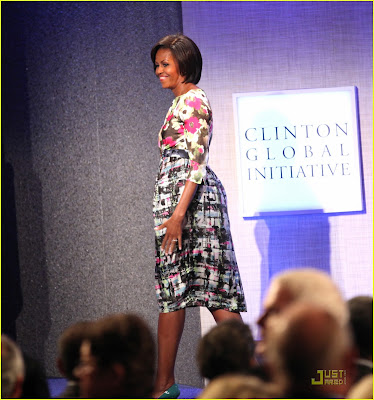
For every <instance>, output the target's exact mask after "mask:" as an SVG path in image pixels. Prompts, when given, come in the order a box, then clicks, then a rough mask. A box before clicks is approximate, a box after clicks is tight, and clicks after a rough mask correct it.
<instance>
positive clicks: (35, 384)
mask: <svg viewBox="0 0 374 400" xmlns="http://www.w3.org/2000/svg"><path fill="white" fill-rule="evenodd" d="M22 356H23V361H24V364H25V378H24V381H23V386H22V395H21V398H22V399H49V398H50V397H51V394H50V391H49V386H48V380H47V375H46V373H45V370H44V367H43V365H42V364H40V362H39V361H37V360H36V359H34V358H33V357H31V356H29V355H28V354H27V353H25V352H22Z"/></svg>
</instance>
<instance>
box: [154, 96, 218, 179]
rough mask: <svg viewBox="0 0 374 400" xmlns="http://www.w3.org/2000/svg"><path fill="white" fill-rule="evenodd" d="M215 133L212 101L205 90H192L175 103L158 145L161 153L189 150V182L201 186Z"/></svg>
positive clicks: (169, 112)
mask: <svg viewBox="0 0 374 400" xmlns="http://www.w3.org/2000/svg"><path fill="white" fill-rule="evenodd" d="M212 132H213V119H212V110H211V107H210V104H209V101H208V99H207V97H206V95H205V93H204V91H203V90H202V89H192V90H190V91H188V92H187V93H185V94H183V95H181V96H178V97H176V98H175V99H174V100H173V103H172V105H171V107H170V108H169V111H168V113H167V114H166V118H165V122H164V125H163V126H162V128H161V130H160V133H159V136H158V145H159V148H160V151H161V154H162V152H163V151H164V150H166V149H182V150H186V151H187V152H188V155H189V158H190V161H191V169H190V171H189V174H188V176H187V180H189V181H192V182H195V183H197V184H200V183H201V182H202V181H203V179H204V177H205V175H206V166H207V163H208V157H209V144H210V140H211V137H212Z"/></svg>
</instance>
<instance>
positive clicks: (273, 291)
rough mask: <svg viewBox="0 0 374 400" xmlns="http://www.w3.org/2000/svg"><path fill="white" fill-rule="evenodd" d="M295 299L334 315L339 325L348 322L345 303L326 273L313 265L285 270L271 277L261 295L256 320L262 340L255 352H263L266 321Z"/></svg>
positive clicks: (344, 324)
mask: <svg viewBox="0 0 374 400" xmlns="http://www.w3.org/2000/svg"><path fill="white" fill-rule="evenodd" d="M295 302H307V303H309V304H314V305H316V306H319V307H321V308H322V309H324V310H326V311H327V312H329V313H330V314H331V315H332V316H334V318H335V319H336V321H337V323H338V324H339V325H341V326H346V325H347V323H348V308H347V304H346V302H345V301H344V299H343V296H342V295H341V293H340V291H339V289H338V287H337V286H336V285H335V283H334V282H333V280H332V279H331V277H330V276H329V275H328V274H327V273H325V272H323V271H320V270H317V269H313V268H300V269H292V270H288V271H286V272H283V273H281V274H279V275H277V276H276V277H275V278H274V279H273V280H272V282H271V284H270V287H269V290H268V292H267V295H266V297H265V300H264V303H263V313H262V315H261V316H260V318H259V319H258V321H257V323H258V325H259V327H260V329H261V336H262V339H263V341H262V343H261V344H260V345H259V346H258V348H259V349H258V350H259V353H263V352H264V351H265V347H266V330H267V328H266V326H267V323H268V320H269V319H271V317H272V316H273V315H276V314H279V313H281V312H283V311H284V310H285V309H286V308H287V307H288V306H290V305H291V304H294V303H295Z"/></svg>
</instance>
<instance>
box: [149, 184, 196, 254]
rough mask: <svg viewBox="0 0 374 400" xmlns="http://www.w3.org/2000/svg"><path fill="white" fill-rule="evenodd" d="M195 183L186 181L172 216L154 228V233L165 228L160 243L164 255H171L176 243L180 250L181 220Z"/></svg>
mask: <svg viewBox="0 0 374 400" xmlns="http://www.w3.org/2000/svg"><path fill="white" fill-rule="evenodd" d="M197 186H198V185H197V183H194V182H191V181H186V184H185V187H184V190H183V193H182V196H181V198H180V200H179V203H178V205H177V206H176V208H175V210H174V212H173V215H172V216H171V217H170V218H169V219H168V220H167V221H165V222H164V223H163V224H161V225H159V226H158V227H156V228H155V230H156V231H159V230H160V229H164V228H166V233H165V237H164V240H163V241H162V245H161V250H163V251H165V253H166V254H172V253H173V251H174V249H175V246H176V243H177V241H178V245H179V246H178V247H179V250H182V229H183V220H184V217H185V215H186V212H187V209H188V207H189V205H190V203H191V201H192V199H193V197H194V196H195V193H196V189H197Z"/></svg>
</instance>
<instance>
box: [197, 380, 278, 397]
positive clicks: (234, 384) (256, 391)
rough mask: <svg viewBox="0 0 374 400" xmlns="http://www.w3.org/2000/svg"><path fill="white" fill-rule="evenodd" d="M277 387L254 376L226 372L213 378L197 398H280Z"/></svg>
mask: <svg viewBox="0 0 374 400" xmlns="http://www.w3.org/2000/svg"><path fill="white" fill-rule="evenodd" d="M280 395H281V393H280V391H279V388H278V387H277V386H276V385H275V384H272V383H269V382H264V381H263V380H261V379H260V378H258V377H256V376H249V375H241V374H226V375H221V376H219V377H217V378H215V379H213V380H212V381H211V382H209V384H208V385H207V387H206V388H205V389H204V390H203V391H202V392H201V393H200V395H199V396H198V398H199V399H274V398H280Z"/></svg>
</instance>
